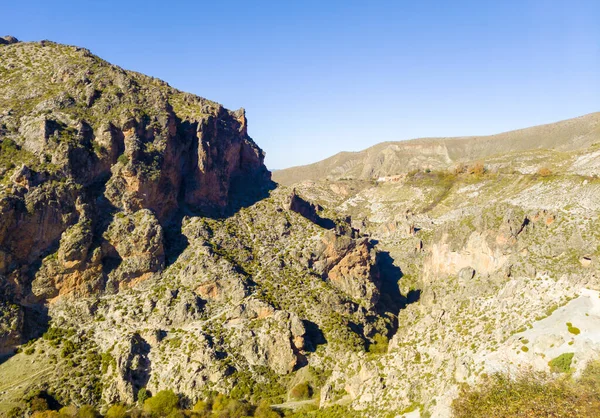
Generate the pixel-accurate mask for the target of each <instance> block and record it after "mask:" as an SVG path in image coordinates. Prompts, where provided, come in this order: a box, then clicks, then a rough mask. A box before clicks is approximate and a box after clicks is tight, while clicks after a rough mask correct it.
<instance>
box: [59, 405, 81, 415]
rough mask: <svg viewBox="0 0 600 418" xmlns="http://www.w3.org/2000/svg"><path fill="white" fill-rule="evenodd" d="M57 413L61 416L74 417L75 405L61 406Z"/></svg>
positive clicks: (75, 413) (75, 412)
mask: <svg viewBox="0 0 600 418" xmlns="http://www.w3.org/2000/svg"><path fill="white" fill-rule="evenodd" d="M58 413H59V414H60V415H61V416H62V417H76V416H77V407H76V406H75V405H68V406H63V407H62V408H60V410H59V411H58Z"/></svg>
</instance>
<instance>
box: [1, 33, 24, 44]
mask: <svg viewBox="0 0 600 418" xmlns="http://www.w3.org/2000/svg"><path fill="white" fill-rule="evenodd" d="M17 42H20V41H19V40H18V39H17V38H15V37H14V36H10V35H6V36H3V37H1V38H0V45H9V44H16V43H17Z"/></svg>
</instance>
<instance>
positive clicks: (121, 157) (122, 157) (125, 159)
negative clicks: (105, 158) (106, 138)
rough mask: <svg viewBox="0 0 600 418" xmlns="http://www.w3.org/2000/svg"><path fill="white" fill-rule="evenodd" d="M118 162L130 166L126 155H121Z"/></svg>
mask: <svg viewBox="0 0 600 418" xmlns="http://www.w3.org/2000/svg"><path fill="white" fill-rule="evenodd" d="M117 161H118V162H120V163H121V164H123V165H127V164H129V157H128V156H127V155H125V154H121V155H119V158H117Z"/></svg>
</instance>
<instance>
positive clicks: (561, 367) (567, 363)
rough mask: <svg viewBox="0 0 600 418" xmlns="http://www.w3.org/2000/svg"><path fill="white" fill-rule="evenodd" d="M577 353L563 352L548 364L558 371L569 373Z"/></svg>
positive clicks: (551, 368) (554, 370)
mask: <svg viewBox="0 0 600 418" xmlns="http://www.w3.org/2000/svg"><path fill="white" fill-rule="evenodd" d="M574 355H575V353H563V354H561V355H560V356H558V357H556V358H554V359H552V360H550V361H549V362H548V366H550V370H552V371H553V372H556V373H567V372H568V371H570V370H571V362H572V361H573V356H574Z"/></svg>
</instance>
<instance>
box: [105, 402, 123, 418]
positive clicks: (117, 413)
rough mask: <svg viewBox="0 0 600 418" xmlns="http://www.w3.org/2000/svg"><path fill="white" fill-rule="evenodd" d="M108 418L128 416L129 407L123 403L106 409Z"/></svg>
mask: <svg viewBox="0 0 600 418" xmlns="http://www.w3.org/2000/svg"><path fill="white" fill-rule="evenodd" d="M106 418H127V408H125V407H124V406H123V405H112V406H111V407H110V408H108V411H106Z"/></svg>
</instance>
